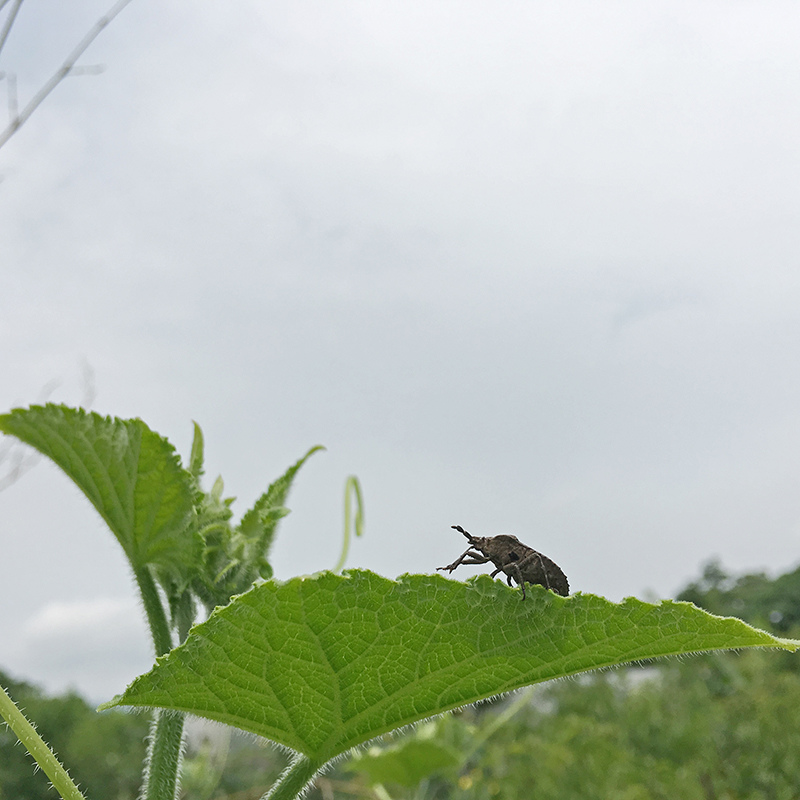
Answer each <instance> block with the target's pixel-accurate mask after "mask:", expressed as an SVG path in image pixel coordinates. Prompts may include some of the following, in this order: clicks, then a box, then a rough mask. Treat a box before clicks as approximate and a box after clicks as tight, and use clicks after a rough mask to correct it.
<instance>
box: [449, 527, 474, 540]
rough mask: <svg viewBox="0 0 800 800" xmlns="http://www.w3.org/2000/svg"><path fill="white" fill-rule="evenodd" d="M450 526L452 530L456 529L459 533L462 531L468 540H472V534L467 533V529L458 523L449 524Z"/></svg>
mask: <svg viewBox="0 0 800 800" xmlns="http://www.w3.org/2000/svg"><path fill="white" fill-rule="evenodd" d="M450 527H451V528H453V529H454V530H457V531H458V532H459V533H463V534H464V536H466V537H467V539H469V540H470V542H471V541H472V539H473V536H472V534H471V533H467V531H465V530H464V529H463V528H462V527H461V526H460V525H451V526H450Z"/></svg>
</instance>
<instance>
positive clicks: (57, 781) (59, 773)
mask: <svg viewBox="0 0 800 800" xmlns="http://www.w3.org/2000/svg"><path fill="white" fill-rule="evenodd" d="M0 716H2V717H3V719H4V720H5V721H6V723H7V724H8V727H9V728H11V730H12V731H13V732H14V733H15V734H16V735H17V738H18V739H19V740H20V741H21V742H22V744H23V745H24V747H25V749H26V750H27V751H28V752H29V753H30V754H31V755H32V756H33V758H34V760H35V761H36V763H37V764H38V765H39V766H40V767H41V768H42V771H43V772H44V774H45V775H47V777H48V778H50V781H51V782H52V784H53V786H55V788H56V791H57V792H58V793H59V794H60V795H61V797H63V798H64V800H85V798H84V796H83V795H82V794H81V792H80V790H79V789H78V787H77V786H76V785H75V783H74V782H73V780H72V778H70V776H69V773H68V772H67V771H66V769H64V767H63V766H61V763H60V762H59V760H58V759H57V758H56V756H55V753H53V751H52V750H51V749H50V748H49V747H48V746H47V745H46V744H45V742H44V740H43V739H42V737H41V736H39V734H38V733H36V729H35V728H34V727H33V725H31V723H30V722H28V720H27V719H26V718H25V715H24V714H23V713H22V712H21V711H20V710H19V709H18V708H17V707H16V705H14V701H13V700H12V699H11V698H10V697H9V696H8V693H7V692H6V690H5V689H4V688H3V687H2V686H0Z"/></svg>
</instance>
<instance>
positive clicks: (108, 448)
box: [0, 403, 202, 583]
mask: <svg viewBox="0 0 800 800" xmlns="http://www.w3.org/2000/svg"><path fill="white" fill-rule="evenodd" d="M0 431H2V432H3V433H7V434H11V435H12V436H16V437H17V438H18V439H20V440H21V441H23V442H25V443H26V444H29V445H30V446H31V447H34V448H36V449H37V450H38V451H39V452H40V453H42V454H43V455H45V456H47V457H48V458H50V459H52V460H53V461H54V462H55V463H56V464H58V466H59V467H61V469H62V470H64V472H65V473H66V474H67V475H68V476H69V477H70V478H71V479H72V480H73V481H74V482H75V483H76V484H77V485H78V487H79V488H80V489H81V491H83V493H84V494H85V495H86V496H87V497H88V498H89V500H90V501H91V503H92V505H93V506H94V507H95V508H96V509H97V511H98V512H99V514H100V516H101V517H102V518H103V519H104V520H105V521H106V523H107V524H108V526H109V528H111V530H112V532H113V533H114V535H115V536H116V537H117V540H118V541H119V543H120V545H122V548H123V550H124V551H125V554H126V555H127V557H128V559H129V561H130V562H131V565H132V566H133V568H134V570H135V571H136V570H140V569H142V568H144V567H146V566H151V567H154V568H155V570H156V572H157V573H158V574H159V575H160V576H161V577H162V578H165V579H166V578H167V577H168V579H169V580H170V581H173V582H175V583H181V582H184V583H185V582H186V580H188V576H189V574H190V572H191V570H192V569H193V567H194V565H196V564H197V563H198V561H199V558H200V549H201V546H202V542H201V541H200V539H199V537H197V536H195V535H193V534H192V533H190V531H189V528H188V526H189V524H190V521H191V516H192V509H193V500H194V495H193V489H192V482H191V477H190V476H189V475H188V473H186V472H185V471H184V469H183V468H182V467H181V465H180V459H179V458H178V456H177V454H176V453H175V450H174V448H173V447H172V445H171V444H170V443H169V442H168V441H167V440H166V439H163V438H162V437H161V436H159V435H158V434H156V433H154V432H153V431H152V430H150V428H148V427H147V425H145V423H144V422H142V420H140V419H128V420H123V419H119V418H116V417H114V418H111V417H102V416H100V415H99V414H96V413H94V412H87V411H84V410H83V409H79V408H69V407H68V406H63V405H54V404H52V403H48V404H47V405H46V406H31V407H30V408H27V409H25V408H17V409H14V410H13V411H11V412H10V413H8V414H2V415H0Z"/></svg>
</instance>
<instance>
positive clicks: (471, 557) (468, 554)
mask: <svg viewBox="0 0 800 800" xmlns="http://www.w3.org/2000/svg"><path fill="white" fill-rule="evenodd" d="M487 561H489V559H488V558H486V557H485V556H484V555H483V554H481V553H478V552H476V551H475V550H473V549H472V548H471V547H468V548H467V549H466V550H465V551H464V552H463V553H462V554H461V555H460V556H459V557H458V558H457V559H456V560H455V561H454V562H453V563H452V564H448V565H447V566H446V567H437V568H436V569H437V570H442V571H445V570H446V571H447V572H452V571H453V570H454V569H455V568H456V567H458V566H460V565H461V564H485V563H486V562H487Z"/></svg>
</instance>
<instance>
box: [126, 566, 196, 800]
mask: <svg viewBox="0 0 800 800" xmlns="http://www.w3.org/2000/svg"><path fill="white" fill-rule="evenodd" d="M136 582H137V583H138V584H139V592H140V593H141V596H142V602H143V603H144V610H145V613H146V614H147V621H148V623H149V625H150V633H151V635H152V637H153V647H154V648H155V652H156V656H163V655H165V654H166V653H168V652H169V651H170V650H171V649H172V636H171V634H170V630H169V622H168V621H167V615H166V613H165V612H164V606H163V604H162V602H161V597H160V596H159V594H158V589H157V588H156V583H155V581H154V580H153V575H152V573H151V572H150V570H149V569H148V567H146V566H145V567H142V568H140V569H137V570H136ZM183 720H184V715H183V714H176V713H166V712H163V711H162V712H157V714H156V716H155V718H154V720H153V726H152V728H151V729H150V746H149V747H148V749H147V759H146V761H145V785H144V787H143V789H142V794H141V797H142V799H143V800H174V798H175V796H176V794H177V789H178V770H179V768H180V765H181V745H182V743H183Z"/></svg>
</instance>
